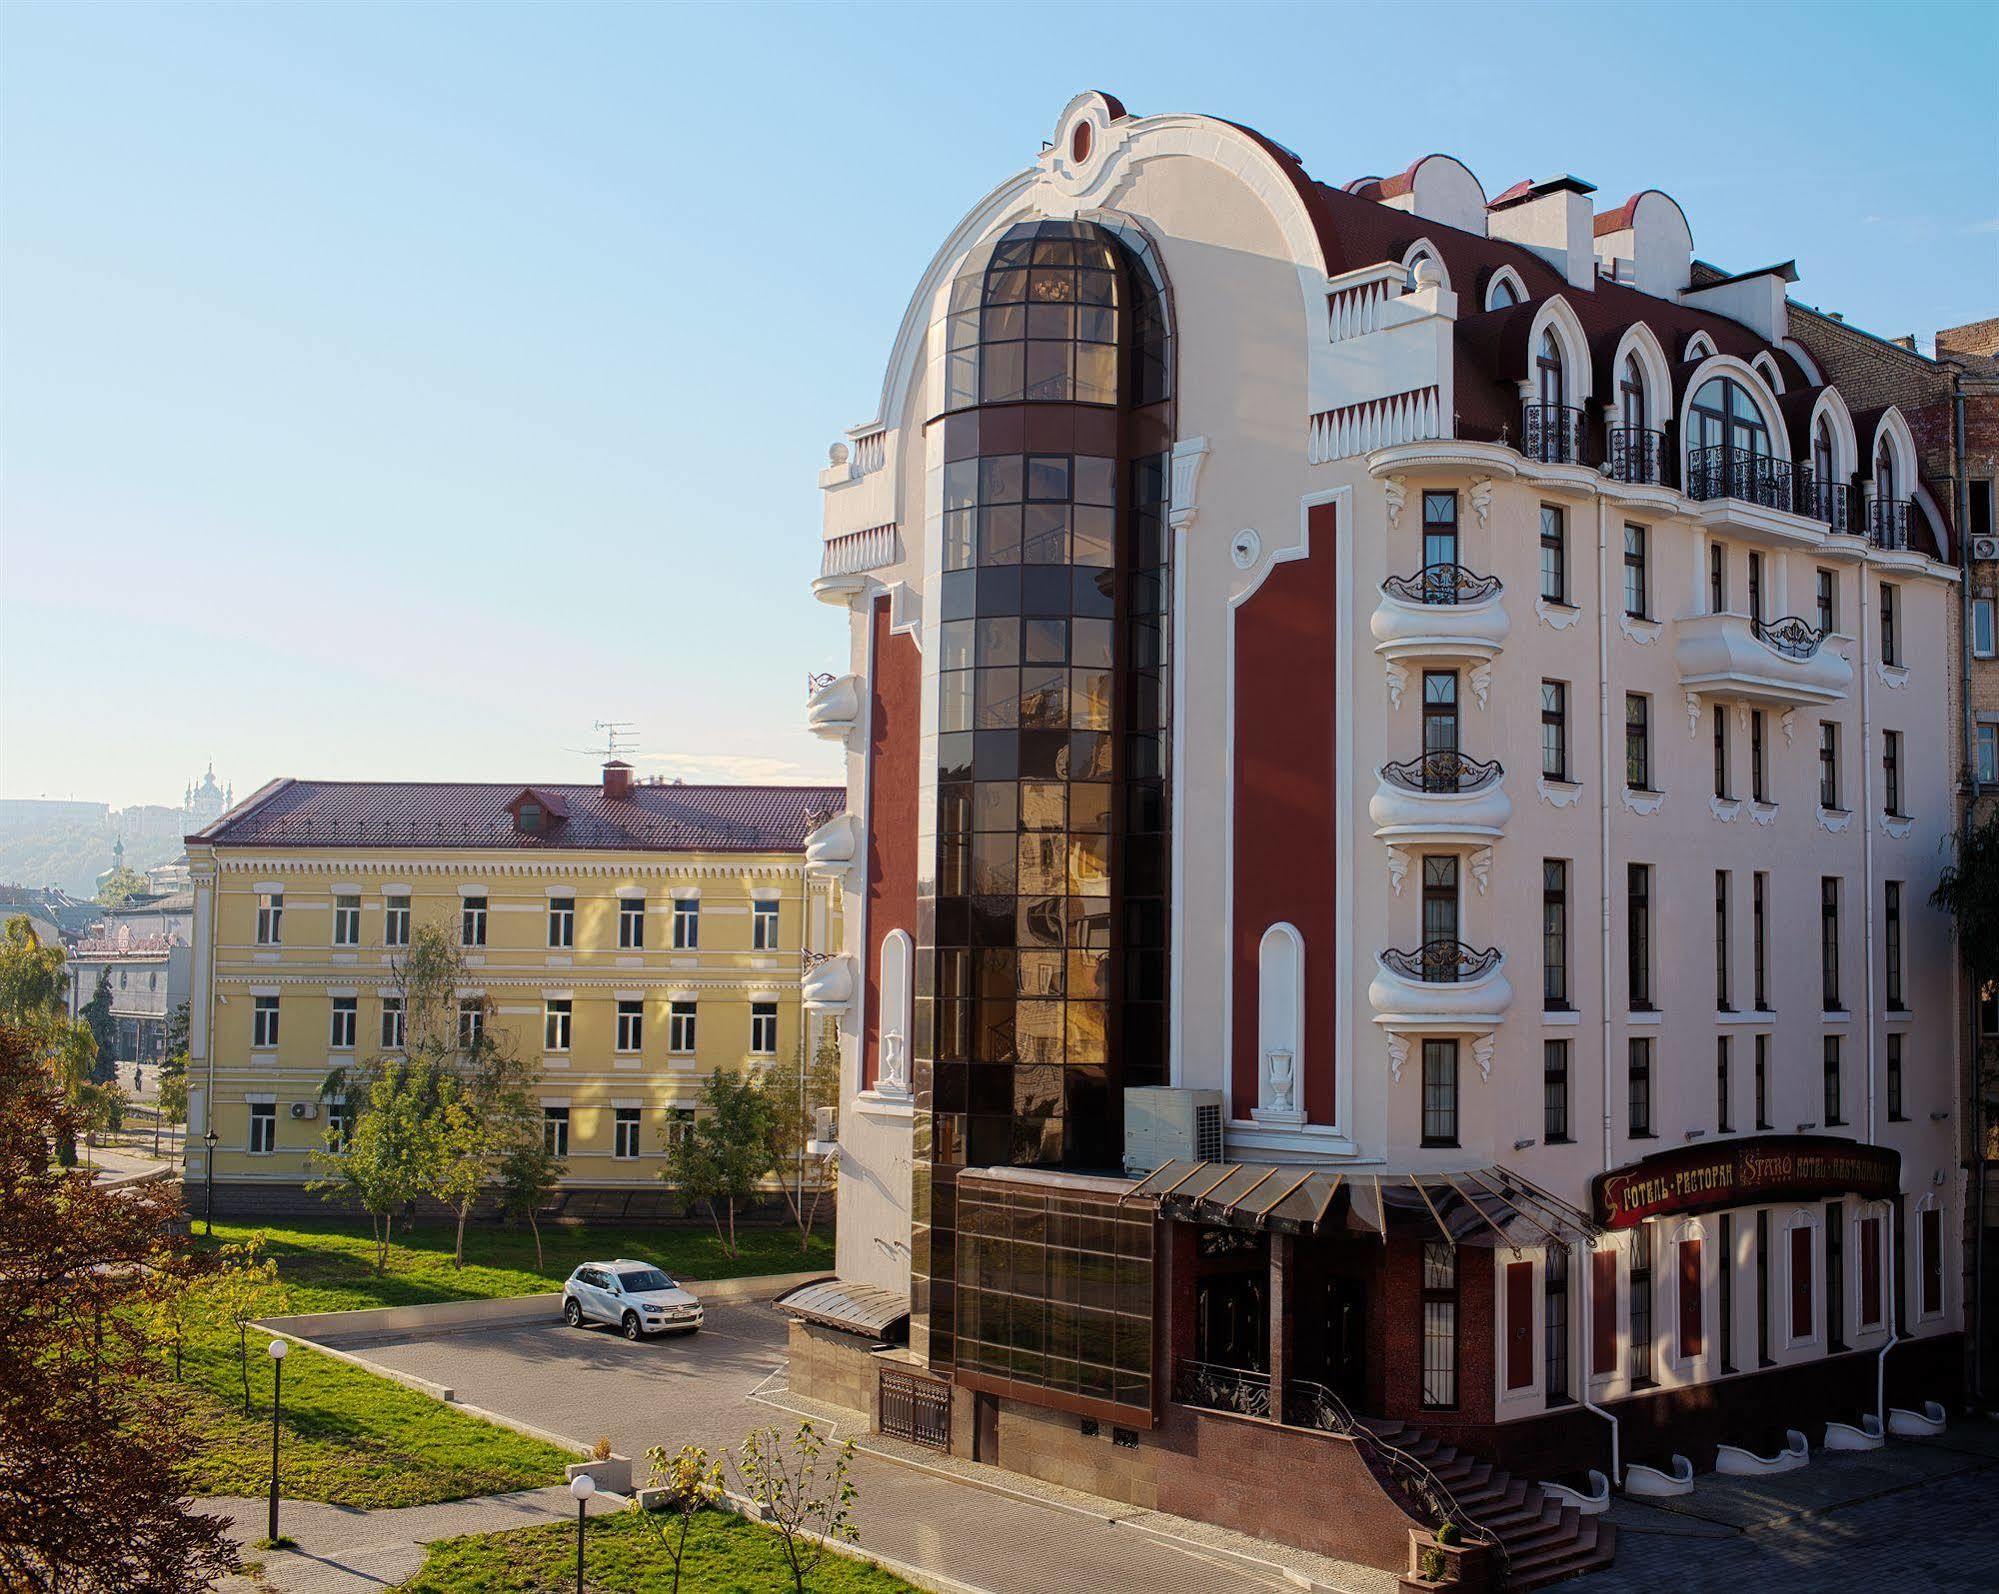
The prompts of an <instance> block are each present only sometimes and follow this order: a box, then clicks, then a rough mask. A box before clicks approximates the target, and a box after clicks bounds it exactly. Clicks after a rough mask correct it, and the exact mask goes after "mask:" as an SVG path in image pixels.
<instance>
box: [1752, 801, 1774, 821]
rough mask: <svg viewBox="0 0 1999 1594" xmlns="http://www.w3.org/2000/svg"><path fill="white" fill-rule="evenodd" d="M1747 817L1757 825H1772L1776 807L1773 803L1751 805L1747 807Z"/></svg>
mask: <svg viewBox="0 0 1999 1594" xmlns="http://www.w3.org/2000/svg"><path fill="white" fill-rule="evenodd" d="M1749 817H1750V818H1751V819H1753V820H1755V821H1756V823H1757V824H1759V825H1767V824H1772V823H1774V822H1775V820H1776V818H1777V805H1776V804H1775V803H1751V804H1750V805H1749Z"/></svg>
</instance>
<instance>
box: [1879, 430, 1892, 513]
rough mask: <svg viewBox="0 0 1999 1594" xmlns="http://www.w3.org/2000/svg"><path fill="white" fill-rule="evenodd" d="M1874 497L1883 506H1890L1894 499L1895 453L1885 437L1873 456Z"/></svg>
mask: <svg viewBox="0 0 1999 1594" xmlns="http://www.w3.org/2000/svg"><path fill="white" fill-rule="evenodd" d="M1874 496H1875V497H1876V498H1877V499H1879V500H1880V501H1881V502H1882V503H1884V504H1891V503H1893V502H1894V501H1895V498H1896V493H1895V453H1894V450H1893V449H1891V448H1890V447H1889V446H1888V439H1887V438H1885V437H1884V438H1882V439H1881V446H1880V448H1879V449H1877V450H1876V451H1875V455H1874Z"/></svg>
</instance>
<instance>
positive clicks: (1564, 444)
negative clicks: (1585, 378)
mask: <svg viewBox="0 0 1999 1594" xmlns="http://www.w3.org/2000/svg"><path fill="white" fill-rule="evenodd" d="M1520 452H1521V453H1523V454H1525V455H1526V456H1527V457H1528V458H1529V459H1532V460H1538V461H1539V462H1540V463H1541V464H1543V465H1580V464H1582V463H1583V412H1582V411H1581V410H1579V409H1576V408H1575V407H1574V406H1572V405H1568V404H1524V405H1522V406H1521V408H1520Z"/></svg>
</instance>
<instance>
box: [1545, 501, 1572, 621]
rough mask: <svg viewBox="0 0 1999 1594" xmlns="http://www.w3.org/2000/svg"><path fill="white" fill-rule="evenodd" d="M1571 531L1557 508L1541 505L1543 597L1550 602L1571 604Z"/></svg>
mask: <svg viewBox="0 0 1999 1594" xmlns="http://www.w3.org/2000/svg"><path fill="white" fill-rule="evenodd" d="M1568 542H1569V539H1568V528H1567V524H1566V522H1565V519H1564V517H1563V514H1562V511H1561V509H1560V507H1559V506H1558V505H1555V504H1543V505H1542V506H1541V596H1542V597H1543V598H1545V599H1546V600H1547V601H1548V602H1549V603H1560V604H1567V602H1568V601H1569V553H1568Z"/></svg>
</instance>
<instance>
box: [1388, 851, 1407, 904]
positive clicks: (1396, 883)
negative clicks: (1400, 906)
mask: <svg viewBox="0 0 1999 1594" xmlns="http://www.w3.org/2000/svg"><path fill="white" fill-rule="evenodd" d="M1408 876H1409V854H1408V853H1407V852H1406V851H1404V850H1403V849H1402V848H1400V847H1390V848H1389V849H1388V884H1389V885H1390V887H1392V888H1393V890H1394V892H1395V894H1396V895H1397V896H1398V897H1399V896H1401V895H1402V882H1403V881H1404V880H1405V879H1407V878H1408Z"/></svg>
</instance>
